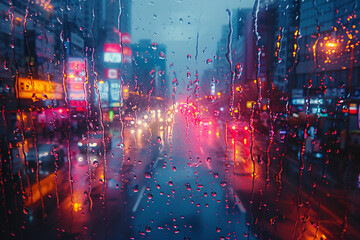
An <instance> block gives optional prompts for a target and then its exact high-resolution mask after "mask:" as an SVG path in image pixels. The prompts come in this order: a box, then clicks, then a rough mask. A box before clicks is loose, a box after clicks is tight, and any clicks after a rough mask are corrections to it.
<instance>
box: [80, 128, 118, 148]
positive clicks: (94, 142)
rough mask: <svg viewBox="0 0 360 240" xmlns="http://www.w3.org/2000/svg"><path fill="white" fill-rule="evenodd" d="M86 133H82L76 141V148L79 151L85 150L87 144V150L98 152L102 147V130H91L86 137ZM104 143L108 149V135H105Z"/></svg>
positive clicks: (109, 141)
mask: <svg viewBox="0 0 360 240" xmlns="http://www.w3.org/2000/svg"><path fill="white" fill-rule="evenodd" d="M87 136H88V135H87V134H85V135H84V137H83V138H82V139H80V141H79V142H78V148H79V150H80V152H81V153H85V152H87V146H88V145H89V152H93V153H99V152H100V151H102V150H103V149H104V143H103V132H102V131H97V132H91V133H90V134H89V138H87ZM105 144H106V148H107V149H110V147H111V138H110V137H109V136H105Z"/></svg>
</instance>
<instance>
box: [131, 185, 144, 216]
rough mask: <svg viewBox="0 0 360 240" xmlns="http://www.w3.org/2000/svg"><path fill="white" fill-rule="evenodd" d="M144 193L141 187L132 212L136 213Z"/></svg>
mask: <svg viewBox="0 0 360 240" xmlns="http://www.w3.org/2000/svg"><path fill="white" fill-rule="evenodd" d="M144 192H145V186H143V187H142V188H141V191H140V194H139V196H138V198H137V199H136V202H135V205H134V207H133V209H132V211H133V212H136V210H137V208H138V207H139V204H140V201H141V199H142V198H143V196H144Z"/></svg>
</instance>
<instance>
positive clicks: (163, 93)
mask: <svg viewBox="0 0 360 240" xmlns="http://www.w3.org/2000/svg"><path fill="white" fill-rule="evenodd" d="M131 48H132V52H133V79H131V81H130V82H129V87H130V89H132V90H133V91H138V92H139V93H142V94H148V95H149V94H151V96H154V97H161V98H167V99H171V98H170V96H171V95H170V87H169V86H170V84H169V83H168V82H167V80H166V60H165V56H166V46H165V45H163V44H157V43H152V42H151V41H150V40H148V39H144V40H140V41H139V43H137V44H132V45H131Z"/></svg>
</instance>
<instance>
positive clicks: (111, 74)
mask: <svg viewBox="0 0 360 240" xmlns="http://www.w3.org/2000/svg"><path fill="white" fill-rule="evenodd" d="M104 78H106V79H118V78H119V69H113V68H105V69H104Z"/></svg>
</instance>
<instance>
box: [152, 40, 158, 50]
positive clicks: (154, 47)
mask: <svg viewBox="0 0 360 240" xmlns="http://www.w3.org/2000/svg"><path fill="white" fill-rule="evenodd" d="M157 45H158V44H157V43H156V42H153V43H152V44H151V48H152V49H154V50H156V49H157Z"/></svg>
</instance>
